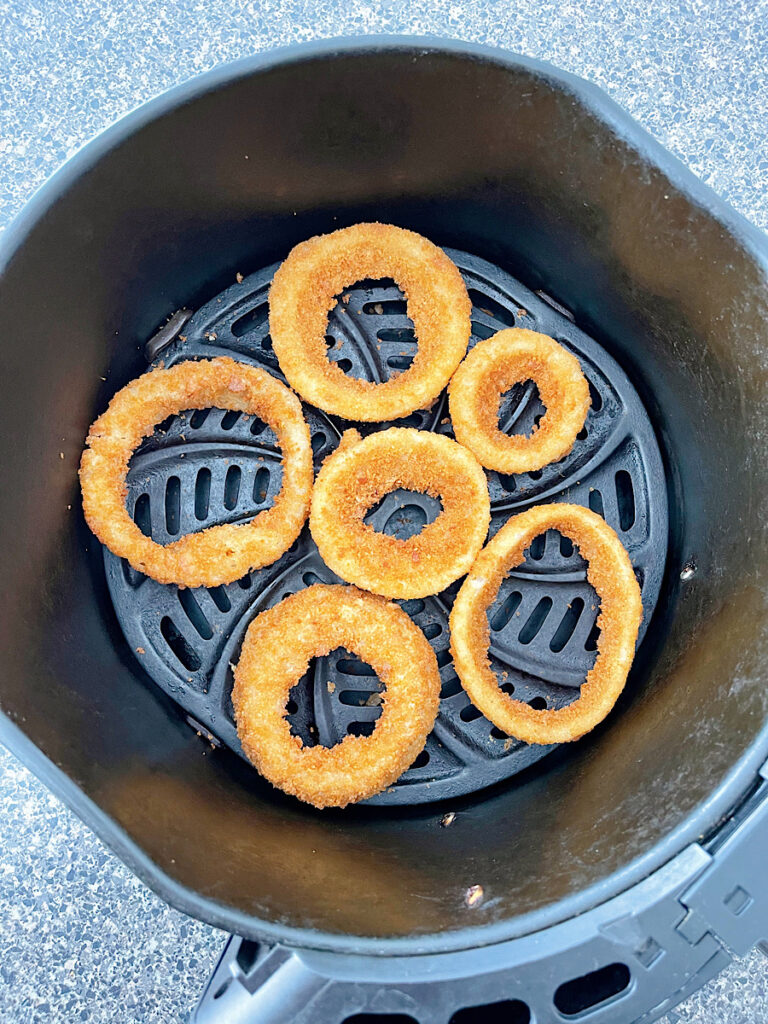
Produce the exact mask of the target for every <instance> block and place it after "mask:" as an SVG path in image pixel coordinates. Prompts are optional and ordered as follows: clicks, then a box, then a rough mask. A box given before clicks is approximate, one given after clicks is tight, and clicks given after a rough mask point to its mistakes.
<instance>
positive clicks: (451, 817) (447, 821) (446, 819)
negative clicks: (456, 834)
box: [440, 811, 456, 828]
mask: <svg viewBox="0 0 768 1024" xmlns="http://www.w3.org/2000/svg"><path fill="white" fill-rule="evenodd" d="M454 821H456V812H455V811H448V813H447V814H446V815H444V816H443V817H442V818H441V819H440V824H441V825H442V827H443V828H448V826H449V825H452V824H453V823H454Z"/></svg>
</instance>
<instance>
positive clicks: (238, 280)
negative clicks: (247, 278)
mask: <svg viewBox="0 0 768 1024" xmlns="http://www.w3.org/2000/svg"><path fill="white" fill-rule="evenodd" d="M235 280H236V281H237V283H238V284H242V283H243V275H242V274H241V273H240V271H239V270H238V272H237V273H236V274H235Z"/></svg>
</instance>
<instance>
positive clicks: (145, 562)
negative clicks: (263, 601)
mask: <svg viewBox="0 0 768 1024" xmlns="http://www.w3.org/2000/svg"><path fill="white" fill-rule="evenodd" d="M213 407H216V408H219V409H234V410H239V411H240V412H245V413H253V414H255V415H257V416H259V417H260V418H261V419H263V420H264V421H265V423H267V425H268V426H269V427H271V428H272V430H273V431H274V432H275V434H276V435H277V439H278V442H279V444H280V447H281V449H282V453H283V483H282V487H281V489H280V493H279V494H278V495H277V497H276V498H275V502H274V504H273V506H272V507H271V508H268V509H265V510H264V511H263V512H260V513H259V514H258V515H257V516H255V517H254V518H253V519H252V520H251V521H250V522H248V523H242V524H222V525H219V526H211V527H209V528H208V529H207V530H202V531H201V532H200V533H191V534H188V535H187V536H185V537H181V538H179V540H176V541H173V543H171V544H167V545H162V544H158V543H156V542H155V541H153V540H152V539H151V538H150V537H145V536H144V534H143V533H142V532H141V530H140V529H139V528H138V526H137V525H136V524H135V523H134V522H133V520H132V519H131V517H130V515H129V514H128V510H127V509H126V507H125V496H126V475H127V473H128V463H129V460H130V458H131V455H132V454H133V452H134V450H135V449H136V448H137V447H138V445H139V444H140V442H141V440H142V439H143V438H145V437H147V436H149V435H150V434H151V433H152V431H153V428H154V427H155V425H156V424H158V423H161V422H162V421H163V420H164V419H166V417H168V416H171V415H173V414H177V413H180V412H182V411H184V410H185V409H209V408H213ZM312 480H313V469H312V447H311V444H310V435H309V427H308V426H307V423H306V420H305V419H304V415H303V413H302V410H301V403H300V402H299V400H298V398H297V397H296V395H294V394H293V392H292V391H289V389H288V388H287V387H286V386H285V385H284V384H281V383H280V381H278V380H276V379H275V378H274V377H272V376H271V375H270V374H268V373H267V372H266V371H264V370H260V369H258V368H256V367H253V366H247V365H245V364H244V363H239V362H236V361H235V360H234V359H229V358H228V357H226V356H221V357H219V358H217V359H206V360H201V361H200V362H192V361H190V362H184V363H178V364H177V365H176V366H173V367H171V368H170V369H167V370H166V369H156V370H150V371H149V372H148V373H145V374H144V375H143V376H141V377H139V378H137V379H136V380H134V381H131V383H130V384H127V385H126V386H125V387H124V388H123V389H122V390H121V391H118V392H117V394H116V395H115V396H114V398H113V399H112V401H111V402H110V403H109V407H108V409H107V410H106V412H104V413H102V415H101V416H99V418H98V419H97V420H96V421H95V422H94V423H93V424H92V426H91V429H90V431H89V434H88V438H87V441H86V449H85V451H84V452H83V456H82V459H81V461H80V484H81V487H82V492H83V511H84V513H85V518H86V521H87V523H88V525H89V526H90V528H91V530H93V532H94V533H95V534H96V536H97V537H98V538H99V540H100V541H101V542H102V544H106V546H107V547H108V548H109V550H110V551H111V552H112V553H113V554H115V555H117V556H118V557H120V558H126V559H127V560H128V561H129V562H130V564H131V565H132V566H133V568H134V569H136V570H138V571H139V572H142V573H144V574H145V575H147V576H151V577H152V579H155V580H157V581H158V582H159V583H176V584H178V585H179V586H182V587H200V586H204V587H215V586H218V585H219V584H221V583H232V582H233V581H234V580H237V579H240V577H242V576H244V575H245V574H246V573H247V572H248V571H249V570H251V569H255V568H258V567H260V566H263V565H269V564H270V563H271V562H274V561H276V560H277V559H278V558H279V557H280V556H281V555H282V554H283V552H285V551H287V550H288V548H289V547H290V546H291V544H293V542H294V541H295V540H296V538H297V537H298V535H299V533H300V532H301V528H302V526H303V525H304V522H305V520H306V518H307V513H308V511H309V502H310V495H311V492H312Z"/></svg>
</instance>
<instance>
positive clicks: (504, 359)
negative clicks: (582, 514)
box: [448, 327, 590, 473]
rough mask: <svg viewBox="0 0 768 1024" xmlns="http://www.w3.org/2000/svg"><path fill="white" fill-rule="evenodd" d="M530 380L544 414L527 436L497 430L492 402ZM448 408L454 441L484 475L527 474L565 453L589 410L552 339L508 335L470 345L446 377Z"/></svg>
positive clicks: (581, 380)
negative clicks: (492, 471) (449, 377)
mask: <svg viewBox="0 0 768 1024" xmlns="http://www.w3.org/2000/svg"><path fill="white" fill-rule="evenodd" d="M526 380H532V381H533V382H534V383H535V384H536V386H537V387H538V389H539V396H540V398H541V401H542V403H543V404H544V405H545V406H546V410H547V411H546V413H545V414H544V416H543V417H542V419H541V422H540V423H539V425H538V426H537V427H534V428H533V432H532V433H531V434H530V436H526V435H525V434H512V435H508V434H505V433H504V432H503V431H501V430H499V402H500V401H501V396H502V395H503V394H504V392H505V391H508V390H509V389H510V388H511V387H512V386H513V384H517V383H518V382H522V381H526ZM448 402H449V408H450V412H451V422H452V423H453V432H454V434H455V436H456V440H457V441H459V443H460V444H463V445H466V447H467V448H469V449H470V450H471V451H473V452H474V453H475V455H476V456H477V458H478V460H479V462H480V463H481V464H482V465H483V466H485V467H486V469H495V470H498V472H499V473H530V472H532V471H533V470H537V469H542V468H543V467H544V466H548V465H549V464H550V463H551V462H557V461H558V460H559V459H562V458H563V456H564V455H567V454H568V452H569V451H570V450H571V448H573V444H574V441H575V440H576V435H577V434H578V433H579V431H580V430H581V428H582V427H583V426H584V421H585V420H586V418H587V412H588V410H589V406H590V397H589V385H588V384H587V379H586V377H585V376H584V374H583V373H582V371H581V367H580V365H579V361H578V359H577V358H576V356H574V355H572V354H571V353H570V352H568V350H567V349H565V348H563V346H562V345H559V344H558V343H557V342H556V341H555V340H554V338H550V337H549V336H548V335H546V334H538V333H537V332H536V331H527V330H523V329H521V328H517V327H510V328H508V329H506V330H503V331H499V332H498V333H497V334H494V335H493V336H492V337H490V338H487V339H486V340H485V341H481V342H478V344H477V345H475V347H474V348H473V349H472V351H471V352H470V353H469V355H468V356H467V358H466V359H465V360H464V362H463V363H462V364H461V366H460V367H459V368H458V370H457V371H456V373H455V374H454V375H453V378H452V380H451V383H450V386H449V389H448Z"/></svg>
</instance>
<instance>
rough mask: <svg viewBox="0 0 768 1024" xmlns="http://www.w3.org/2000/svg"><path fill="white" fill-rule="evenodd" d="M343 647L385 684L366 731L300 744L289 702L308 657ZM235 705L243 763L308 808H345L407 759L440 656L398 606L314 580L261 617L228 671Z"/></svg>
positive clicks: (426, 728)
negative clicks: (290, 717) (290, 719)
mask: <svg viewBox="0 0 768 1024" xmlns="http://www.w3.org/2000/svg"><path fill="white" fill-rule="evenodd" d="M338 647H346V648H347V650H349V651H351V652H352V653H353V654H356V655H357V656H358V657H359V658H361V659H362V660H363V661H365V662H367V663H368V664H369V665H370V666H371V667H372V668H373V670H374V671H375V672H376V674H377V675H378V677H379V678H380V679H381V681H382V683H383V684H384V686H385V690H384V692H383V693H382V711H381V715H380V717H379V718H378V719H377V721H376V725H375V727H374V730H373V732H372V733H371V735H370V736H345V737H344V739H343V740H342V741H341V742H340V743H337V744H336V746H333V747H323V746H319V745H318V746H314V747H305V746H304V744H303V743H302V740H301V738H300V737H299V736H293V735H292V734H291V731H290V726H289V723H288V721H287V719H286V714H287V712H286V704H287V702H288V699H289V695H290V691H291V688H292V687H293V686H295V685H296V683H297V682H298V681H299V680H300V679H301V677H302V676H303V675H304V674H305V672H306V671H307V669H308V668H309V662H310V659H311V658H314V657H318V656H321V655H325V654H329V653H330V652H331V651H333V650H335V649H336V648H338ZM232 702H233V704H234V708H235V716H236V719H237V732H238V735H239V737H240V740H241V743H242V745H243V750H244V752H245V754H246V756H247V757H248V759H249V760H250V761H251V762H252V763H253V764H254V765H255V766H256V768H257V769H258V770H259V771H260V772H261V774H262V775H263V776H264V777H265V778H266V779H268V780H269V781H270V782H271V783H272V785H273V786H277V787H278V789H282V790H284V791H285V792H286V793H290V794H292V795H293V796H295V797H298V798H299V800H304V801H306V802H307V803H310V804H313V805H314V806H315V807H345V806H346V805H347V804H350V803H355V802H357V801H358V800H365V799H367V798H368V797H370V796H373V795H374V794H375V793H380V792H381V790H382V789H386V787H387V786H389V785H391V784H392V783H393V782H395V781H396V779H398V778H399V777H400V775H402V773H403V772H404V771H405V770H406V769H407V768H408V767H410V765H411V764H413V762H414V760H415V759H416V757H418V755H419V753H420V752H421V750H423V748H424V743H425V742H426V739H427V736H428V735H429V733H430V732H431V730H432V726H433V725H434V722H435V718H436V716H437V709H438V706H439V703H440V673H439V669H438V666H437V658H436V657H435V652H434V651H433V650H432V648H431V646H430V644H429V642H428V640H427V638H426V637H425V636H424V634H423V633H422V632H421V630H420V629H419V627H418V626H417V625H416V624H415V623H414V622H412V621H411V619H409V618H408V616H407V615H406V613H405V612H404V611H403V610H402V608H400V607H398V605H396V604H393V603H392V602H390V601H385V600H384V599H383V598H381V597H376V596H374V595H373V594H366V593H364V592H363V591H361V590H358V589H357V588H356V587H344V586H327V585H325V584H316V585H314V586H311V587H307V589H306V590H300V591H299V592H298V593H296V594H293V595H292V596H290V597H287V598H285V600H283V601H281V602H280V604H278V605H275V606H274V607H273V608H270V609H269V610H268V611H265V612H262V613H261V614H260V615H258V616H257V617H256V618H255V619H254V620H253V622H252V623H251V624H250V626H249V627H248V632H247V633H246V635H245V641H244V642H243V648H242V651H241V653H240V660H239V661H238V663H237V666H236V668H235V686H234V689H233V691H232Z"/></svg>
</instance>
